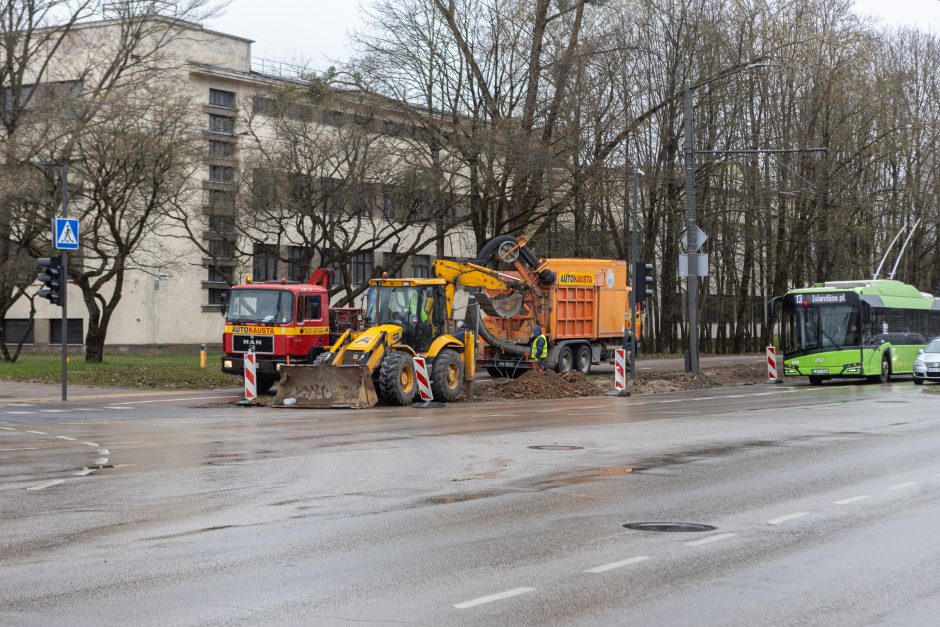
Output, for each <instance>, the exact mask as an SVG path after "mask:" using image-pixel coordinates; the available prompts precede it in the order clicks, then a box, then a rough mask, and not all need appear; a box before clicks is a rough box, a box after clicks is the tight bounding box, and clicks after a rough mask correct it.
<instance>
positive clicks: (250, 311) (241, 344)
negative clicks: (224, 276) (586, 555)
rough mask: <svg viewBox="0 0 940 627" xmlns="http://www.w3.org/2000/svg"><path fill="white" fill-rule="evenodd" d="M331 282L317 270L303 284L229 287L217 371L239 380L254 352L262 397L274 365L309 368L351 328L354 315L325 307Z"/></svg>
mask: <svg viewBox="0 0 940 627" xmlns="http://www.w3.org/2000/svg"><path fill="white" fill-rule="evenodd" d="M331 278H332V277H331V274H330V272H329V270H325V269H323V268H318V269H316V270H314V271H313V273H312V274H311V275H310V278H309V279H308V280H307V282H306V283H299V282H296V281H285V280H283V279H282V280H280V281H264V282H262V283H253V282H252V281H251V277H248V278H247V279H246V281H245V283H243V284H241V285H236V286H234V287H232V289H231V291H230V292H229V293H228V294H227V296H228V298H227V299H226V300H225V301H223V306H222V307H223V314H224V315H225V331H224V333H223V335H222V351H223V352H224V355H223V356H222V372H224V373H226V374H232V375H237V376H242V374H243V372H244V362H243V360H244V355H245V353H247V352H248V351H249V350H254V352H255V355H257V363H258V393H259V394H263V393H265V392H267V391H268V390H270V389H271V386H272V385H274V383H275V382H276V381H277V380H278V378H279V374H278V369H279V367H280V364H308V363H313V361H314V360H315V359H316V358H317V356H318V355H319V354H320V353H322V352H323V351H324V350H325V349H326V348H328V347H329V346H330V345H331V344H332V343H333V341H334V340H335V337H336V334H338V333H342V332H343V331H345V330H346V329H347V328H357V327H358V323H359V319H360V318H361V311H360V310H358V309H354V308H348V307H347V308H342V307H336V308H332V309H331V308H330V292H329V289H330V282H331ZM331 329H332V331H333V333H332V334H331Z"/></svg>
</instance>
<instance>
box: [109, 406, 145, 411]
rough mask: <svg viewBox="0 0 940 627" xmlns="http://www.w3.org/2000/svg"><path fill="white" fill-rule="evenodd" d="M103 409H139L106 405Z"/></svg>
mask: <svg viewBox="0 0 940 627" xmlns="http://www.w3.org/2000/svg"><path fill="white" fill-rule="evenodd" d="M103 409H115V410H117V411H122V410H125V409H137V408H136V407H123V406H122V407H104V408H103Z"/></svg>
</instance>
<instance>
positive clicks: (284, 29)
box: [209, 0, 940, 70]
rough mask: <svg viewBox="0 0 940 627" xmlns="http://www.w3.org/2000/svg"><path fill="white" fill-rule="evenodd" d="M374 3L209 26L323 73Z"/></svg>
mask: <svg viewBox="0 0 940 627" xmlns="http://www.w3.org/2000/svg"><path fill="white" fill-rule="evenodd" d="M372 1H373V0H231V3H230V4H229V7H228V9H227V10H226V11H225V13H224V14H223V15H221V16H220V17H218V18H216V19H214V20H213V21H212V22H211V23H210V24H209V26H210V27H211V28H214V29H216V30H220V31H222V32H225V33H228V34H231V35H238V36H240V37H245V38H247V39H253V40H255V44H254V46H253V50H252V54H253V55H254V56H256V57H261V58H265V59H272V60H276V61H287V62H293V63H297V62H300V63H309V64H310V66H311V67H313V68H315V69H318V70H322V69H325V68H326V67H328V66H329V65H330V60H331V59H335V60H339V61H344V60H346V59H348V57H349V45H348V39H347V34H348V33H349V32H351V31H353V30H354V29H356V28H357V27H362V15H361V11H360V7H362V6H366V7H368V6H369V5H370V4H371V2H372ZM856 7H857V9H858V12H859V13H861V14H866V15H873V16H876V17H878V18H880V19H882V20H884V21H885V22H886V23H889V24H910V25H914V26H919V27H922V28H925V29H932V30H934V31H935V32H940V0H856Z"/></svg>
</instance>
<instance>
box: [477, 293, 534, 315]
mask: <svg viewBox="0 0 940 627" xmlns="http://www.w3.org/2000/svg"><path fill="white" fill-rule="evenodd" d="M473 296H474V298H476V301H477V302H478V303H479V304H480V308H481V309H482V310H483V311H484V312H485V313H486V314H487V315H488V316H498V317H500V318H512V317H513V316H516V315H518V314H519V312H520V311H522V304H523V300H524V299H525V297H524V296H523V295H522V294H520V293H518V292H514V293H512V294H500V295H498V296H490V295H489V294H485V293H483V292H480V293H477V294H474V295H473Z"/></svg>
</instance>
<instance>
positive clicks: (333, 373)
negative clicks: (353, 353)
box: [274, 364, 379, 409]
mask: <svg viewBox="0 0 940 627" xmlns="http://www.w3.org/2000/svg"><path fill="white" fill-rule="evenodd" d="M291 399H293V400H291ZM378 402H379V398H378V395H377V394H376V393H375V386H374V385H373V384H372V373H370V372H369V368H368V367H367V366H333V365H329V364H325V365H319V366H312V365H301V366H282V367H281V381H280V383H278V386H277V396H275V397H274V405H275V407H302V408H327V407H348V408H353V409H367V408H369V407H373V406H375V404H376V403H378Z"/></svg>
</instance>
